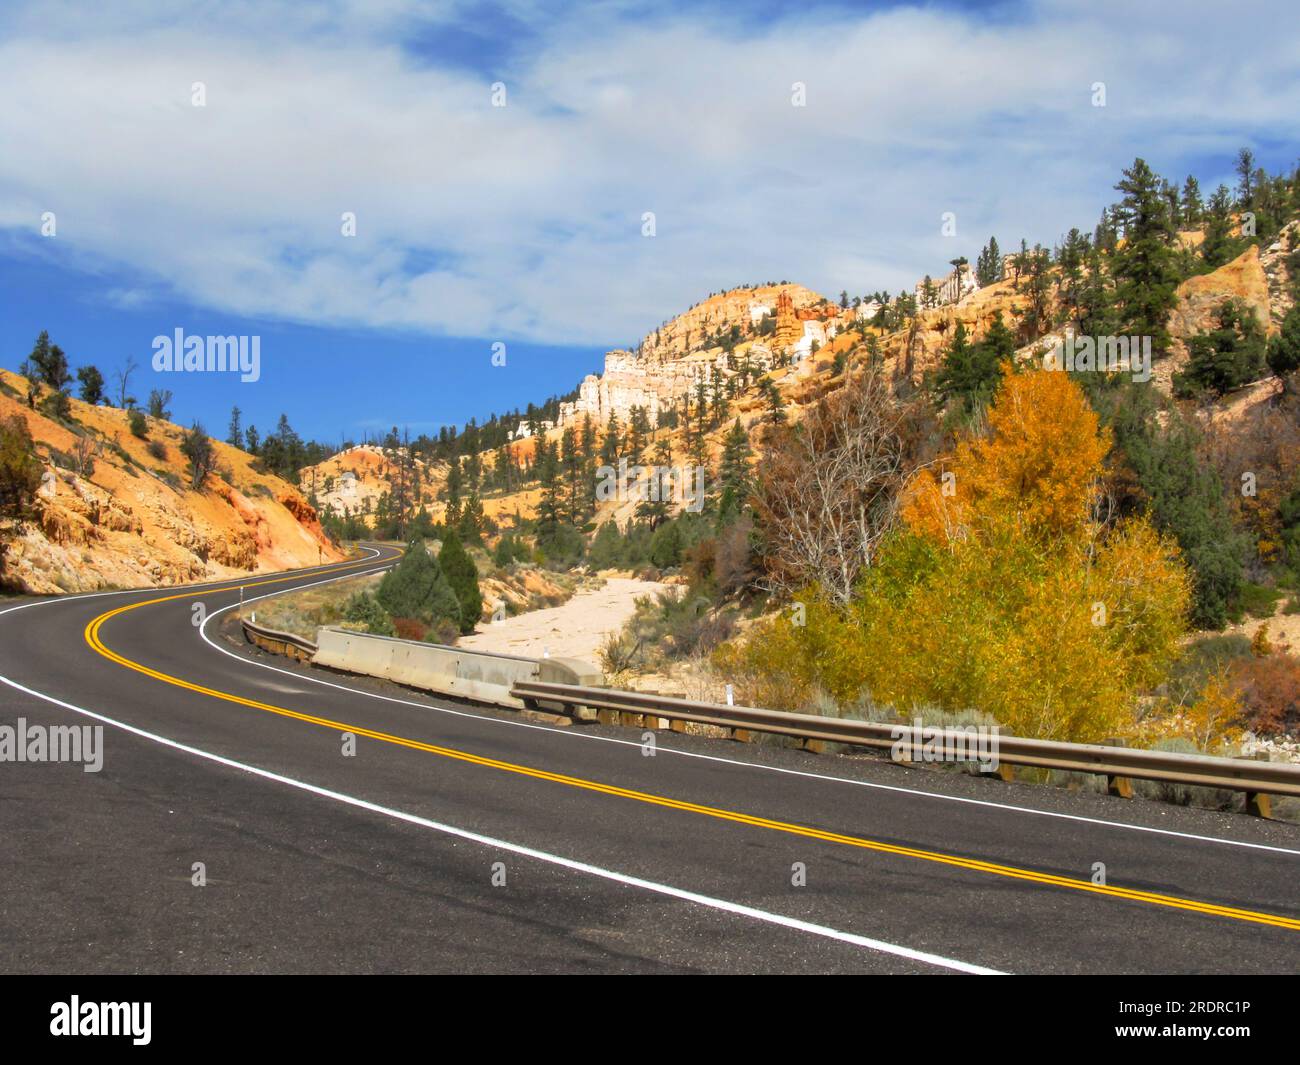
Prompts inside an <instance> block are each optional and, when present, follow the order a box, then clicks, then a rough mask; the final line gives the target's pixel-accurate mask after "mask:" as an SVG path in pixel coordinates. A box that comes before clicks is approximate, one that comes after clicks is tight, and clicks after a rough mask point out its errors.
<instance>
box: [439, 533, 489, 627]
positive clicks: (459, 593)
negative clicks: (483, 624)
mask: <svg viewBox="0 0 1300 1065" xmlns="http://www.w3.org/2000/svg"><path fill="white" fill-rule="evenodd" d="M438 565H440V566H441V567H442V572H443V575H444V576H445V577H446V578H447V583H448V584H450V585H451V590H452V591H453V592H455V593H456V599H457V601H458V602H459V604H460V619H459V620H460V631H461V635H462V636H468V635H469V634H470V633H471V632H473V631H474V628H475V626H477V625H478V623H479V621H480V619H481V618H482V616H483V593H482V592H481V591H480V590H479V586H478V566H476V565H475V564H474V560H473V559H472V558H471V557H470V555H469V552H468V551H466V550H465V548H464V547H463V546H462V545H461V542H460V537H459V536H457V535H456V530H455V529H452V530H451V531H450V532H448V533H447V537H446V539H444V540H443V542H442V550H441V551H440V552H439V553H438Z"/></svg>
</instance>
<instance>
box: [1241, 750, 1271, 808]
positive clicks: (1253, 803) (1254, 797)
mask: <svg viewBox="0 0 1300 1065" xmlns="http://www.w3.org/2000/svg"><path fill="white" fill-rule="evenodd" d="M1254 760H1255V761H1256V762H1270V761H1272V759H1271V758H1270V757H1269V755H1268V751H1256V752H1255V759H1254ZM1246 813H1248V814H1254V815H1255V816H1256V817H1265V818H1271V817H1272V816H1273V800H1272V799H1271V798H1270V797H1269V795H1268V793H1267V792H1264V791H1248V792H1246Z"/></svg>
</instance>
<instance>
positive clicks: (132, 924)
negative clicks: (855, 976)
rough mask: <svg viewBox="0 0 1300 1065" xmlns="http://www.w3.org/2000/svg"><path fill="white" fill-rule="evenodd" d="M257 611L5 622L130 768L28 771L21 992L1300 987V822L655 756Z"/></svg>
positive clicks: (799, 761)
mask: <svg viewBox="0 0 1300 1065" xmlns="http://www.w3.org/2000/svg"><path fill="white" fill-rule="evenodd" d="M371 551H372V552H373V554H372V557H370V558H368V559H366V560H365V561H363V562H352V563H345V564H340V565H337V566H325V567H317V568H313V569H310V570H303V571H298V572H295V573H292V574H281V575H273V576H261V577H253V578H248V579H245V580H244V581H243V582H242V583H243V584H244V585H245V595H246V597H247V598H248V599H249V600H252V599H253V598H254V597H258V596H264V595H270V594H277V593H280V592H283V591H286V590H289V589H292V588H294V587H300V586H303V585H308V584H312V583H315V582H320V581H325V580H334V579H339V578H341V577H345V576H350V575H354V574H356V573H360V572H366V571H367V570H372V569H375V568H379V567H381V566H383V565H386V564H390V563H391V560H392V558H393V556H394V553H393V552H392V551H391V550H390V549H386V548H385V549H371ZM238 601H239V583H238V582H224V583H218V584H212V585H205V586H197V587H193V588H185V589H175V588H173V589H165V590H160V589H153V590H147V591H132V592H113V593H103V594H97V595H86V596H71V597H66V598H59V599H46V600H24V599H19V600H9V601H6V602H4V603H0V680H3V685H0V726H16V725H17V722H18V719H19V718H22V719H24V720H25V722H26V725H27V727H28V728H29V729H30V728H32V727H34V726H59V725H88V726H94V725H101V726H103V765H102V768H101V769H100V771H98V772H93V773H91V772H85V771H84V769H83V766H81V765H78V764H73V763H66V762H65V763H48V762H30V761H27V762H16V761H4V762H0V951H2V954H0V968H2V969H3V970H4V971H6V972H19V973H28V972H46V973H99V972H102V973H131V972H147V973H170V972H537V973H551V972H569V973H589V972H599V973H623V972H627V973H641V972H745V973H750V972H759V973H761V972H865V973H900V974H901V973H968V972H981V971H995V972H1011V973H1116V972H1123V973H1157V972H1158V973H1169V972H1191V973H1195V972H1215V973H1237V972H1264V973H1276V972H1295V971H1296V970H1297V969H1298V968H1300V900H1298V894H1300V888H1298V887H1297V885H1298V884H1300V877H1298V876H1297V874H1298V873H1300V828H1297V827H1296V826H1293V825H1289V824H1282V823H1277V822H1265V821H1260V820H1257V819H1253V818H1249V817H1246V816H1244V815H1239V814H1220V813H1214V812H1209V811H1203V810H1195V809H1185V808H1179V807H1174V806H1169V805H1165V804H1158V803H1151V802H1142V801H1126V800H1123V799H1116V798H1109V797H1106V796H1102V795H1094V794H1084V793H1071V792H1066V791H1063V790H1059V789H1053V788H1042V787H1032V786H1028V785H1017V784H1006V783H1004V782H1001V781H998V780H986V779H981V778H976V777H971V776H968V775H965V774H961V773H958V772H953V771H941V770H935V769H926V768H910V767H903V766H897V765H893V764H890V763H888V762H885V761H883V760H878V759H873V758H865V757H864V758H849V757H835V756H818V755H812V754H806V753H803V752H798V751H791V750H785V749H781V748H778V747H775V746H770V745H758V744H747V745H741V744H736V743H732V742H729V741H723V740H710V739H703V738H694V737H687V736H683V735H680V734H676V733H667V732H661V733H658V734H657V736H656V744H657V749H656V752H655V753H654V755H653V756H647V755H646V753H645V748H644V747H643V745H642V734H641V732H640V730H634V729H620V728H613V727H603V726H590V727H587V726H581V727H571V728H561V727H553V726H550V725H547V724H543V723H539V722H536V721H530V720H526V719H524V718H522V717H521V716H519V715H516V714H512V713H509V712H506V711H495V710H485V709H481V708H474V707H470V706H466V705H460V704H457V703H454V702H452V701H449V700H442V699H438V698H432V697H428V696H425V695H422V694H420V693H415V692H411V691H407V690H404V689H401V688H399V687H396V686H394V685H391V684H387V683H385V682H381V681H373V680H368V679H365V678H354V677H347V676H343V675H339V674H335V673H330V672H327V671H323V670H317V669H314V668H312V667H310V666H306V665H298V664H295V663H292V662H289V661H288V660H286V659H283V658H278V657H275V656H270V655H264V654H261V653H259V652H257V651H256V650H254V649H253V648H250V647H248V646H246V645H244V644H242V642H240V641H238V640H236V639H234V638H232V637H231V635H230V633H229V632H228V631H226V632H223V622H224V621H228V619H229V611H230V609H231V608H232V607H234V606H235V605H237V603H238ZM196 604H202V607H203V610H202V615H204V616H206V621H205V622H204V623H203V624H202V625H201V626H196V624H195V623H194V622H195V618H196V614H198V613H199V612H198V611H197V610H196ZM349 736H351V737H353V739H352V740H349V738H348V737H349ZM350 745H351V746H353V748H354V753H348V749H349V746H350ZM1098 863H1100V865H1099V864H1098ZM1102 866H1104V883H1098V882H1096V881H1097V879H1098V878H1099V877H1100V871H1101V869H1102ZM200 874H201V875H200ZM199 880H202V883H197V882H196V881H199Z"/></svg>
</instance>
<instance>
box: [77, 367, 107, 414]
mask: <svg viewBox="0 0 1300 1065" xmlns="http://www.w3.org/2000/svg"><path fill="white" fill-rule="evenodd" d="M77 382H78V383H79V384H80V386H81V387H80V390H79V395H80V397H81V401H82V402H83V403H89V404H90V405H91V406H92V407H97V406H99V404H101V403H103V402H104V375H103V374H102V373H100V372H99V370H98V369H96V368H95V367H94V366H83V367H81V369H79V370H78V371H77Z"/></svg>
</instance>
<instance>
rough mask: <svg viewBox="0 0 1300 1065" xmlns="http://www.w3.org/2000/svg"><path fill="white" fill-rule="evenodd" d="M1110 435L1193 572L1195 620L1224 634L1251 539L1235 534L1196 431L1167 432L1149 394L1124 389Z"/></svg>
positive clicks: (1181, 424) (1171, 428)
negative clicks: (1202, 457)
mask: <svg viewBox="0 0 1300 1065" xmlns="http://www.w3.org/2000/svg"><path fill="white" fill-rule="evenodd" d="M1121 397H1122V398H1121V401H1120V402H1119V403H1118V406H1117V411H1116V414H1115V416H1114V417H1113V420H1112V423H1111V428H1112V431H1113V433H1114V438H1115V443H1116V445H1117V448H1118V450H1119V453H1120V454H1122V455H1123V456H1125V457H1126V458H1127V459H1128V463H1129V465H1130V466H1131V467H1132V469H1133V471H1134V472H1135V473H1136V474H1137V479H1138V484H1139V485H1140V487H1141V493H1142V495H1143V496H1144V497H1145V500H1146V507H1147V510H1148V512H1149V513H1150V516H1151V520H1152V522H1153V524H1154V525H1155V527H1156V528H1157V529H1158V530H1159V531H1161V532H1167V533H1169V534H1170V535H1172V536H1173V537H1174V538H1175V539H1176V540H1177V541H1178V546H1179V548H1180V549H1181V550H1182V552H1183V560H1184V562H1186V564H1187V566H1188V567H1189V568H1190V569H1191V571H1192V580H1193V592H1194V604H1193V610H1192V621H1193V623H1194V624H1195V625H1197V626H1198V627H1201V628H1212V629H1221V628H1223V626H1224V625H1225V624H1226V623H1227V620H1228V614H1229V611H1230V610H1231V609H1232V608H1233V605H1234V604H1235V603H1236V601H1237V598H1238V596H1239V594H1240V591H1241V585H1242V580H1243V567H1244V564H1245V558H1246V541H1245V538H1244V537H1243V536H1242V535H1241V534H1240V533H1239V532H1237V530H1236V529H1235V528H1234V527H1233V523H1232V515H1231V512H1230V511H1229V509H1228V502H1227V498H1226V496H1225V493H1224V487H1223V483H1222V481H1221V480H1220V479H1219V475H1218V474H1217V473H1216V472H1215V471H1214V468H1213V467H1212V466H1211V465H1210V464H1209V463H1207V462H1203V461H1201V458H1200V456H1199V455H1198V454H1197V442H1198V440H1197V433H1196V430H1195V428H1194V427H1193V426H1192V425H1190V424H1189V423H1188V422H1186V421H1184V420H1183V419H1181V418H1180V417H1178V416H1177V415H1175V416H1174V417H1173V419H1172V420H1171V421H1170V423H1169V425H1168V426H1167V427H1166V428H1164V429H1161V428H1159V427H1158V424H1157V420H1156V417H1155V409H1154V400H1153V399H1152V398H1151V395H1150V392H1149V390H1147V389H1145V388H1144V387H1142V386H1139V385H1133V384H1131V383H1130V384H1128V385H1126V386H1124V389H1123V392H1122V394H1121Z"/></svg>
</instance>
